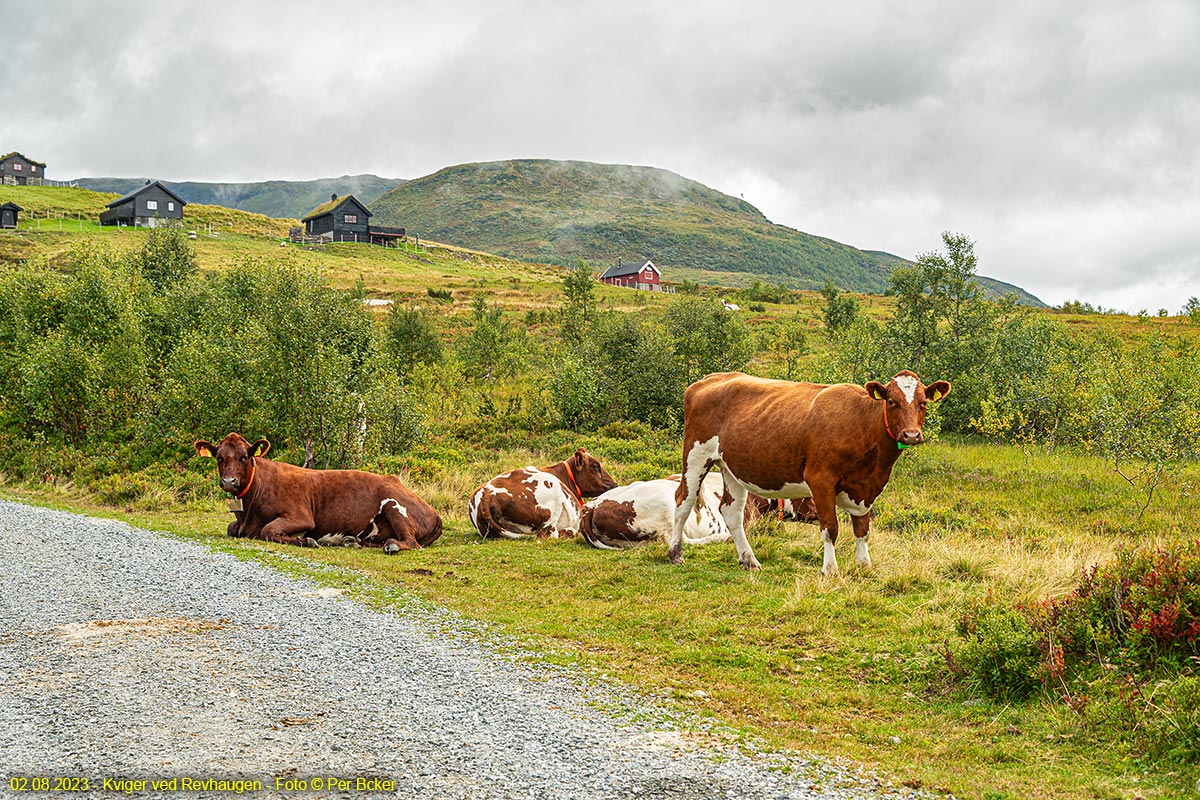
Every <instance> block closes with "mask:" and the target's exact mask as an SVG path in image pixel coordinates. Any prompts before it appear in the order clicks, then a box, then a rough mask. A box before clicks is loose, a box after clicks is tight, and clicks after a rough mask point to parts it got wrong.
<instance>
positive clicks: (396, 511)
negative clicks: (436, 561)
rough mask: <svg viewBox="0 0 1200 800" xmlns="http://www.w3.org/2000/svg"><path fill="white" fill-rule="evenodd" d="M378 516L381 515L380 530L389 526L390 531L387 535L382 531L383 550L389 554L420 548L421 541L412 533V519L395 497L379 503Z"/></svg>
mask: <svg viewBox="0 0 1200 800" xmlns="http://www.w3.org/2000/svg"><path fill="white" fill-rule="evenodd" d="M378 516H379V517H383V520H382V522H383V524H382V525H380V528H381V531H382V530H383V529H385V528H391V532H392V535H391V536H390V537H388V536H387V535H386V531H383V532H384V534H385V535H384V536H383V537H382V538H383V539H384V540H385V541H384V543H383V552H385V553H387V554H388V555H391V554H392V553H397V552H399V551H401V550H420V549H421V543H420V542H418V541H417V537H416V536H415V535H413V520H412V519H411V518H410V517H409V515H408V509H407V508H406V507H405V506H403V505H401V504H400V501H398V500H396V499H395V498H388V499H387V500H384V501H383V503H382V504H381V505H380V508H379V515H378ZM376 519H378V517H377V518H376Z"/></svg>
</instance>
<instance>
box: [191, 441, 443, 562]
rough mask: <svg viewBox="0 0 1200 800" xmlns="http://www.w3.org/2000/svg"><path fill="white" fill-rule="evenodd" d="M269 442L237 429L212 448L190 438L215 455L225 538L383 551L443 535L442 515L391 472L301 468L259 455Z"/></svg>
mask: <svg viewBox="0 0 1200 800" xmlns="http://www.w3.org/2000/svg"><path fill="white" fill-rule="evenodd" d="M270 448H271V443H270V442H268V441H267V440H266V439H259V440H258V441H257V442H255V443H254V444H253V445H252V444H250V443H249V442H248V441H246V440H245V439H243V438H242V437H241V436H240V435H238V434H236V433H231V434H229V435H228V436H226V437H225V438H224V439H222V440H221V443H220V444H219V445H216V446H214V445H212V444H210V443H209V442H206V441H203V440H201V441H198V442H196V453H197V454H198V455H201V456H208V457H213V458H216V459H217V470H218V471H219V473H220V476H221V488H222V489H223V490H225V491H226V492H228V493H229V494H231V495H233V499H232V500H231V501H230V510H232V511H233V514H234V520H233V522H231V523H229V529H228V533H229V535H230V536H244V537H247V538H250V539H266V540H267V541H269V542H279V543H281V544H296V545H302V546H307V547H316V546H317V544H318V540H322V539H324V540H325V541H326V542H333V543H339V544H340V543H343V540H344V539H345V538H346V537H350V539H351V540H352V541H354V542H357V543H360V544H365V545H375V546H379V547H382V548H383V550H384V552H385V553H395V552H397V551H398V550H415V549H417V548H419V547H426V546H428V545H430V544H431V543H433V542H434V541H435V540H436V539H437V538H438V537H439V536H441V535H442V519H441V517H439V516H438V513H437V512H436V511H434V510H433V508H432V507H431V506H430V505H429V504H428V503H426V502H425V501H424V500H422V499H421V498H419V497H417V496H416V495H415V494H413V493H412V492H411V491H409V490H408V489H407V488H406V487H405V486H404V484H403V483H401V482H400V479H399V478H397V477H394V476H392V475H375V474H373V473H370V472H362V471H360V470H356V469H329V470H316V469H303V468H301V467H295V466H292V465H291V464H284V463H281V462H276V461H271V460H270V459H268V458H264V457H263V456H265V455H266V453H267V451H268V450H270Z"/></svg>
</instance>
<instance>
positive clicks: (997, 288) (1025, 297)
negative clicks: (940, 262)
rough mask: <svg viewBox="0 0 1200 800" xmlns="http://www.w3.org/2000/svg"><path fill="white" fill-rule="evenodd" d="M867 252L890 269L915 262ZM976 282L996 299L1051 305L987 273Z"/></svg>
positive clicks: (1045, 306) (1021, 303)
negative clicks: (1011, 297)
mask: <svg viewBox="0 0 1200 800" xmlns="http://www.w3.org/2000/svg"><path fill="white" fill-rule="evenodd" d="M866 252H867V253H870V254H871V255H873V256H877V257H878V258H879V259H881V261H882V263H883V264H884V265H885V266H887V268H888V269H892V268H894V267H898V266H911V265H912V263H913V262H911V261H909V260H907V259H904V258H900V257H899V256H894V255H892V254H891V253H885V252H883V251H882V250H867V251H866ZM975 283H977V284H979V286H980V287H981V288H982V289H983V291H984V292H986V293H987V295H988V296H990V297H993V298H996V299H999V298H1001V297H1007V296H1009V295H1016V297H1017V303H1019V304H1020V305H1023V306H1030V307H1032V308H1049V307H1050V306H1048V305H1046V304H1045V303H1043V302H1042V301H1041V299H1039V298H1038V297H1036V296H1034V295H1032V294H1030V293H1029V292H1027V291H1025V290H1024V289H1022V288H1021V287H1020V286H1016V285H1014V284H1011V283H1007V282H1005V281H1002V280H999V279H998V278H989V277H987V276H986V275H976V276H975Z"/></svg>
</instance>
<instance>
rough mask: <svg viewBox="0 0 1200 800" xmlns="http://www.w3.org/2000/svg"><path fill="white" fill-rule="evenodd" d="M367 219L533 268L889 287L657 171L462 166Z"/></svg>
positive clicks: (399, 192)
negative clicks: (660, 270)
mask: <svg viewBox="0 0 1200 800" xmlns="http://www.w3.org/2000/svg"><path fill="white" fill-rule="evenodd" d="M372 211H374V212H375V218H374V219H373V220H372V221H377V222H379V223H380V224H383V225H398V226H404V227H406V228H407V229H408V230H409V232H410V233H418V234H420V235H421V236H427V237H430V238H433V239H436V240H438V241H444V242H450V243H454V244H460V245H463V246H470V247H473V248H476V249H482V250H489V251H492V252H496V253H498V254H501V255H506V256H510V257H513V258H522V259H525V260H529V261H545V262H551V263H558V264H570V263H573V262H574V260H575V259H577V258H585V259H587V260H589V261H591V262H593V263H596V264H609V263H615V262H616V260H617V258H618V257H620V258H622V259H624V260H625V261H627V262H628V261H631V260H635V259H642V258H648V259H650V260H652V261H654V262H655V263H656V264H659V265H660V266H663V267H665V268H667V269H668V270H669V268H670V267H672V266H678V267H687V268H691V269H699V270H708V271H723V272H740V273H750V274H754V275H756V276H758V277H762V278H764V279H766V280H770V281H771V282H773V283H784V284H786V285H788V286H791V287H793V288H803V289H818V288H820V287H821V286H823V285H824V283H825V281H826V279H829V280H833V281H834V283H836V284H837V285H839V286H842V287H845V288H848V289H853V290H855V291H863V292H876V293H878V292H882V291H884V290H885V289H886V288H887V282H888V281H887V279H888V272H889V271H888V268H887V267H886V266H885V265H884V264H883V263H882V261H883V259H881V258H879V257H878V256H875V255H871V254H868V253H865V252H863V251H862V250H858V249H856V248H854V247H850V246H848V245H844V244H841V243H839V242H835V241H833V240H831V239H825V238H822V237H819V236H812V235H809V234H806V233H802V232H800V231H796V230H792V229H791V228H787V227H784V226H782V225H775V224H773V223H771V222H770V221H768V220H767V218H766V217H764V216H763V215H762V212H760V211H759V210H758V209H757V208H755V207H754V206H752V205H750V204H749V203H747V202H745V201H744V200H739V199H736V198H733V197H730V196H728V195H725V194H722V193H720V192H717V191H714V190H713V189H710V188H708V187H707V186H704V185H702V184H699V183H697V182H695V181H692V180H688V179H687V178H683V177H681V176H679V175H676V174H674V173H672V172H668V171H666V170H662V169H655V168H652V167H630V166H614V165H602V164H592V163H588V162H580V161H565V162H564V161H542V160H524V161H498V162H489V163H482V164H462V165H459V166H454V167H447V168H446V169H443V170H441V171H439V172H436V173H434V174H433V175H429V176H426V177H424V178H418V179H416V180H412V181H408V182H407V183H405V184H403V185H401V186H398V187H396V188H395V189H392V190H391V191H389V192H388V193H387V194H385V195H384V196H383V197H381V198H379V200H377V201H376V202H375V204H374V206H372ZM893 258H894V257H893Z"/></svg>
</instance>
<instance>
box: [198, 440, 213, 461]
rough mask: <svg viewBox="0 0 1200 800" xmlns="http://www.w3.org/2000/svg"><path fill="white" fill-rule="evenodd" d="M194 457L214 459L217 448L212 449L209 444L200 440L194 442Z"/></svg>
mask: <svg viewBox="0 0 1200 800" xmlns="http://www.w3.org/2000/svg"><path fill="white" fill-rule="evenodd" d="M196 455H198V456H204V457H205V458H216V457H217V448H215V447H213V446H212V443H211V442H206V441H204V440H203V439H201V440H200V441H198V442H196Z"/></svg>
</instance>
